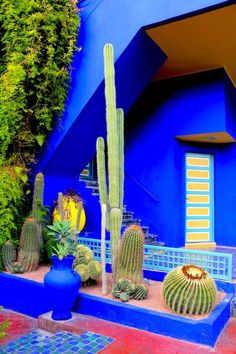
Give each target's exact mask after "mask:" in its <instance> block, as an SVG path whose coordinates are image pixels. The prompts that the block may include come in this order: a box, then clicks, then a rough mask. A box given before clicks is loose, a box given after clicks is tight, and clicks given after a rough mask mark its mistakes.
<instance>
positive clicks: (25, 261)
mask: <svg viewBox="0 0 236 354" xmlns="http://www.w3.org/2000/svg"><path fill="white" fill-rule="evenodd" d="M39 256H40V254H39V239H38V224H37V221H36V220H35V219H34V218H27V219H26V220H25V222H24V224H23V227H22V230H21V237H20V250H19V254H18V262H19V263H20V264H21V265H22V267H23V269H24V271H25V272H32V271H34V270H36V269H37V268H38V266H39Z"/></svg>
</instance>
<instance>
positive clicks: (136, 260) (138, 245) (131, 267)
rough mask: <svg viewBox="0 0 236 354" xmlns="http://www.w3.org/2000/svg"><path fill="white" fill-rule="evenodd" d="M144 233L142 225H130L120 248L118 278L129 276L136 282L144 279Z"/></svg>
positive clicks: (138, 282) (128, 277)
mask: <svg viewBox="0 0 236 354" xmlns="http://www.w3.org/2000/svg"><path fill="white" fill-rule="evenodd" d="M143 256H144V234H143V231H142V229H141V227H140V226H138V225H131V226H129V227H128V228H127V229H126V230H125V232H124V234H123V237H122V240H121V244H120V249H119V261H118V270H117V278H127V279H130V280H132V281H133V282H134V283H135V284H140V283H142V281H143Z"/></svg>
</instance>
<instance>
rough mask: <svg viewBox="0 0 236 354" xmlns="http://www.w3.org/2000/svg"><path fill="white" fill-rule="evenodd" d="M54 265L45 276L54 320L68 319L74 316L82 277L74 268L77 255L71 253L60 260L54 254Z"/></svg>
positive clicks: (45, 284)
mask: <svg viewBox="0 0 236 354" xmlns="http://www.w3.org/2000/svg"><path fill="white" fill-rule="evenodd" d="M51 259H52V267H51V269H50V271H49V272H48V273H47V274H46V275H45V277H44V286H45V289H46V292H47V296H48V299H49V303H50V305H51V308H52V319H53V320H59V321H60V320H61V321H62V320H68V319H70V318H71V317H72V314H71V309H72V307H73V305H74V302H75V300H76V297H77V295H78V290H79V287H80V283H81V279H80V276H79V274H78V273H77V272H76V271H74V270H73V269H72V265H73V262H74V259H75V257H74V256H72V255H70V256H66V257H64V258H63V259H62V260H60V259H59V258H58V257H57V256H52V257H51Z"/></svg>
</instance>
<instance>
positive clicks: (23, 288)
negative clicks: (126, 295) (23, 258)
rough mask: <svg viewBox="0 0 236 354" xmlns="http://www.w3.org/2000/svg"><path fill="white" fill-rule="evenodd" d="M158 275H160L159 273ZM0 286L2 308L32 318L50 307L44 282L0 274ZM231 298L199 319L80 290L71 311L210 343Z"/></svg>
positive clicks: (223, 320)
mask: <svg viewBox="0 0 236 354" xmlns="http://www.w3.org/2000/svg"><path fill="white" fill-rule="evenodd" d="M153 273H154V272H153ZM155 273H157V272H155ZM158 276H160V277H162V276H163V274H161V275H158ZM0 288H1V292H0V304H1V305H2V306H4V307H5V308H8V309H11V310H13V311H17V312H20V313H24V314H26V315H28V316H32V317H35V318H37V317H38V316H39V315H41V314H43V313H45V312H49V311H50V310H51V308H50V305H49V304H48V300H47V296H46V291H45V288H44V285H43V284H41V283H37V282H35V281H31V280H27V279H23V278H20V277H17V276H14V275H8V274H5V273H0ZM232 297H233V295H232V294H227V295H226V296H225V297H224V299H223V301H222V302H221V303H220V304H219V305H218V306H217V307H216V308H215V310H214V311H213V312H212V313H211V314H210V315H209V316H208V317H207V318H206V319H204V320H200V321H194V320H191V319H188V318H184V317H180V316H176V315H171V314H165V313H161V312H157V311H153V310H145V309H142V308H140V307H137V306H133V305H128V304H122V303H120V302H116V301H112V300H106V299H101V298H99V297H96V296H92V295H88V294H84V293H79V295H78V297H77V300H76V303H75V306H74V309H73V311H75V312H78V313H81V314H85V315H90V316H95V317H98V318H101V319H104V320H107V321H111V322H116V323H121V324H123V325H127V326H131V327H135V328H138V329H142V330H146V331H149V332H153V333H158V334H163V335H167V336H171V337H174V338H179V339H183V340H187V341H190V342H196V343H201V344H206V345H210V346H213V345H214V344H215V342H216V340H217V338H218V336H219V334H220V332H221V330H222V329H223V328H224V326H225V324H226V323H227V321H228V319H229V317H230V301H231V300H232ZM140 319H141V320H140Z"/></svg>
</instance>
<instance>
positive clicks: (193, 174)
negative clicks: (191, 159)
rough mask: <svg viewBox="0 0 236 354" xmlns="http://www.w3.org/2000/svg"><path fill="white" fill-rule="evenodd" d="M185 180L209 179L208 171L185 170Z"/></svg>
mask: <svg viewBox="0 0 236 354" xmlns="http://www.w3.org/2000/svg"><path fill="white" fill-rule="evenodd" d="M187 178H204V179H209V171H207V170H187Z"/></svg>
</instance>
